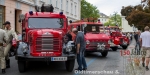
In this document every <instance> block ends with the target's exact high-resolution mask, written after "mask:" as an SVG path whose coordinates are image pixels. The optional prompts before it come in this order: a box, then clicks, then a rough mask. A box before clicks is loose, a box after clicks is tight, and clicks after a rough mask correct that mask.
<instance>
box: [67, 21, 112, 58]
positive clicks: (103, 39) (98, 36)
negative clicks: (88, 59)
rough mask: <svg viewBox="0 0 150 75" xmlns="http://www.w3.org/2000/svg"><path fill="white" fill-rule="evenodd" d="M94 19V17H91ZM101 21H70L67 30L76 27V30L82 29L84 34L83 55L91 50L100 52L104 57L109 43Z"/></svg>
mask: <svg viewBox="0 0 150 75" xmlns="http://www.w3.org/2000/svg"><path fill="white" fill-rule="evenodd" d="M93 20H94V19H93ZM103 27H104V26H103V24H102V23H100V22H99V23H97V22H94V21H93V22H90V20H88V21H87V20H86V19H84V20H79V21H76V22H73V23H71V24H70V25H69V26H68V30H72V28H77V29H78V31H82V32H83V33H84V34H85V35H84V36H85V41H86V51H85V56H87V54H88V53H91V52H101V54H102V56H103V57H106V56H107V54H108V50H109V48H110V45H109V40H110V38H109V36H108V35H106V34H105V32H104V28H103Z"/></svg>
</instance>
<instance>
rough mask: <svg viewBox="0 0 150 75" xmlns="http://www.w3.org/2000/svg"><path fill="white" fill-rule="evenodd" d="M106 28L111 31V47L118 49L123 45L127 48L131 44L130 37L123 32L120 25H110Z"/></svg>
mask: <svg viewBox="0 0 150 75" xmlns="http://www.w3.org/2000/svg"><path fill="white" fill-rule="evenodd" d="M106 30H108V32H109V33H110V38H111V43H112V44H111V46H110V47H111V48H112V50H113V51H116V50H117V49H118V46H121V47H122V48H123V49H126V48H127V47H128V45H129V39H128V37H127V36H125V35H123V34H122V33H121V29H120V28H119V27H118V26H109V27H106Z"/></svg>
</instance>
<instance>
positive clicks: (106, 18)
mask: <svg viewBox="0 0 150 75" xmlns="http://www.w3.org/2000/svg"><path fill="white" fill-rule="evenodd" d="M99 19H100V21H101V23H103V24H104V23H106V22H108V21H109V16H107V15H105V14H104V13H100V18H99Z"/></svg>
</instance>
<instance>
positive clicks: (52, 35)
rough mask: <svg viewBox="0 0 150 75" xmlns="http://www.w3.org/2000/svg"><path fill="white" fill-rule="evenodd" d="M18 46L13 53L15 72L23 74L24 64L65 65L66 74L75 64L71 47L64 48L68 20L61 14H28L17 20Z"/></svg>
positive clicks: (69, 43) (70, 42)
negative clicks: (19, 41)
mask: <svg viewBox="0 0 150 75" xmlns="http://www.w3.org/2000/svg"><path fill="white" fill-rule="evenodd" d="M21 22H22V43H21V44H20V45H19V47H18V49H17V53H16V54H17V55H16V60H18V69H19V71H20V72H21V73H22V72H25V71H26V62H27V61H28V62H29V61H47V62H50V61H65V63H66V64H65V65H66V70H67V71H72V70H73V68H74V63H75V51H74V50H75V49H74V43H73V42H72V41H68V43H67V44H65V47H64V42H63V41H64V40H63V39H64V36H65V34H66V32H67V27H68V20H67V18H66V16H65V15H63V12H60V13H52V12H32V11H30V12H29V13H26V14H25V15H24V16H23V15H22V16H21Z"/></svg>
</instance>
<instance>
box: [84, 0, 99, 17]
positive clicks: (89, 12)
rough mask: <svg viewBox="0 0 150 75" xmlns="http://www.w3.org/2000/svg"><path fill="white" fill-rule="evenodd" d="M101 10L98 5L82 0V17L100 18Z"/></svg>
mask: <svg viewBox="0 0 150 75" xmlns="http://www.w3.org/2000/svg"><path fill="white" fill-rule="evenodd" d="M99 16H100V14H99V10H98V9H97V7H96V6H94V5H92V4H90V3H88V2H87V1H85V0H82V1H81V18H89V17H94V18H99Z"/></svg>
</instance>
